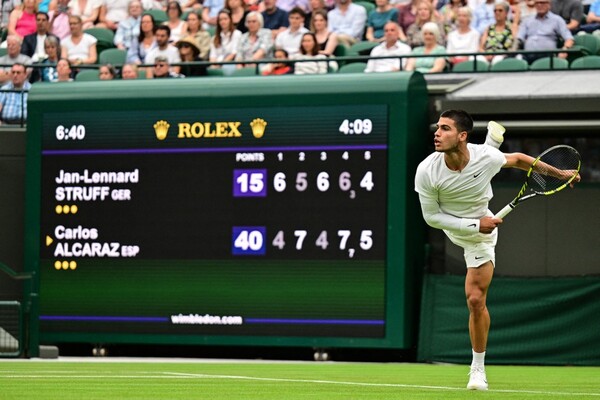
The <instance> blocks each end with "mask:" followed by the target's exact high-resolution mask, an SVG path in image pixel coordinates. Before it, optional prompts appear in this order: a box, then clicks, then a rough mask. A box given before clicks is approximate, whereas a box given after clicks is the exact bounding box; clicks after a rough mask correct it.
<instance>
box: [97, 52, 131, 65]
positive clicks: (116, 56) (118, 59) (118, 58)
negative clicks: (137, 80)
mask: <svg viewBox="0 0 600 400" xmlns="http://www.w3.org/2000/svg"><path fill="white" fill-rule="evenodd" d="M126 60H127V51H125V50H121V49H106V50H104V51H103V52H102V53H100V56H99V57H98V63H99V64H112V65H113V66H121V65H123V64H125V61H126Z"/></svg>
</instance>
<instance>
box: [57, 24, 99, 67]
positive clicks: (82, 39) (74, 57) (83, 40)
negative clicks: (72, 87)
mask: <svg viewBox="0 0 600 400" xmlns="http://www.w3.org/2000/svg"><path fill="white" fill-rule="evenodd" d="M69 25H70V27H71V34H70V35H69V36H67V37H66V38H65V40H63V41H62V42H61V46H62V47H63V48H64V49H66V50H67V53H68V55H69V61H70V62H71V65H81V64H95V63H96V60H97V59H98V53H97V51H96V42H97V41H98V40H97V39H96V38H95V37H93V36H92V35H90V34H89V33H85V32H83V29H82V26H83V24H82V22H81V18H80V17H76V16H71V17H69Z"/></svg>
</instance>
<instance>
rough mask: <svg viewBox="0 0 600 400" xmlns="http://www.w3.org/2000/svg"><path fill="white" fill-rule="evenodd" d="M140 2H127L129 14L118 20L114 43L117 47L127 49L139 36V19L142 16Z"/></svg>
mask: <svg viewBox="0 0 600 400" xmlns="http://www.w3.org/2000/svg"><path fill="white" fill-rule="evenodd" d="M142 11H143V9H142V3H141V2H140V1H139V0H131V2H129V16H128V17H127V18H126V19H124V20H123V21H121V22H119V26H118V27H117V33H116V34H115V39H114V43H115V46H117V48H118V49H121V50H128V49H129V48H130V47H131V45H132V43H133V42H134V41H136V40H137V38H138V37H139V36H140V21H141V16H142Z"/></svg>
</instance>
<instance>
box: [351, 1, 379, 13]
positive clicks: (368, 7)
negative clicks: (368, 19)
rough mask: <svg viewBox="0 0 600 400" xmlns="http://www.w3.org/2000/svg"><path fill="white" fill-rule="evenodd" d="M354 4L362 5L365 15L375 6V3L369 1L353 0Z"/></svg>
mask: <svg viewBox="0 0 600 400" xmlns="http://www.w3.org/2000/svg"><path fill="white" fill-rule="evenodd" d="M354 4H358V5H359V6H363V7H364V8H365V10H367V16H368V15H369V14H370V13H371V12H372V11H373V10H375V8H376V6H375V4H374V3H371V2H370V1H364V0H358V1H355V2H354Z"/></svg>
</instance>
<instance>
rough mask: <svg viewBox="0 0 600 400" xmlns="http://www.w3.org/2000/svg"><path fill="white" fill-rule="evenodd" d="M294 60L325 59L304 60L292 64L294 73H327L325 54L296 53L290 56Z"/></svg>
mask: <svg viewBox="0 0 600 400" xmlns="http://www.w3.org/2000/svg"><path fill="white" fill-rule="evenodd" d="M291 58H292V59H294V60H315V59H317V60H325V61H304V62H298V63H296V64H294V74H296V75H310V74H326V73H327V61H326V60H327V56H325V55H323V54H317V55H316V56H307V55H304V54H297V55H295V56H294V57H291Z"/></svg>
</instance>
